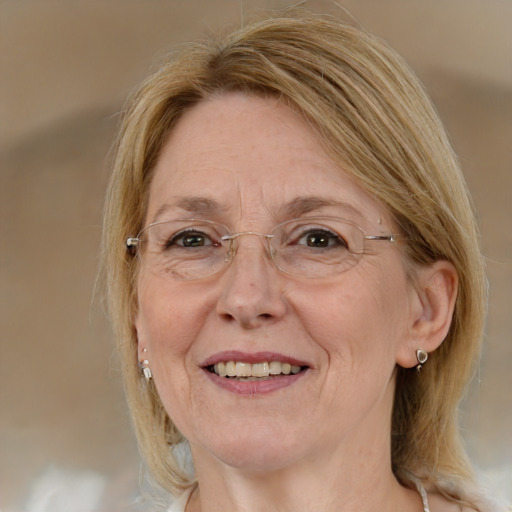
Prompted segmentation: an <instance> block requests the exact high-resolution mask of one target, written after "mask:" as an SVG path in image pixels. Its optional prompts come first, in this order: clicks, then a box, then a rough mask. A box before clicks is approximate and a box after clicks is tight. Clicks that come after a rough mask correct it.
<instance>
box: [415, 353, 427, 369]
mask: <svg viewBox="0 0 512 512" xmlns="http://www.w3.org/2000/svg"><path fill="white" fill-rule="evenodd" d="M416 359H417V360H418V364H417V365H416V371H417V372H419V371H420V370H421V368H422V367H423V365H424V364H425V362H426V361H427V359H428V354H427V353H426V352H425V351H424V350H421V348H419V349H418V350H416Z"/></svg>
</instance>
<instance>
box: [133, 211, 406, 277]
mask: <svg viewBox="0 0 512 512" xmlns="http://www.w3.org/2000/svg"><path fill="white" fill-rule="evenodd" d="M300 220H312V221H314V220H335V221H341V222H343V223H346V224H350V225H351V226H353V227H355V228H357V229H358V230H359V231H360V232H361V233H362V234H363V241H364V240H371V241H386V242H391V243H395V242H397V237H398V235H397V234H395V233H391V234H389V235H367V234H366V233H365V231H364V230H363V228H362V227H361V226H359V225H358V224H356V223H354V222H353V221H351V220H349V219H345V218H343V217H332V216H314V217H298V218H296V219H289V220H286V221H283V222H281V223H279V224H277V225H276V226H275V227H274V228H273V229H272V231H271V233H270V234H266V233H260V232H258V231H240V232H238V233H233V234H228V235H223V236H221V237H220V240H221V241H229V242H230V244H229V247H228V250H227V253H226V254H227V256H226V258H225V260H224V261H225V262H226V263H230V262H231V261H232V260H233V258H234V254H235V253H236V250H235V251H233V250H232V242H233V241H234V240H236V239H237V238H239V237H241V236H244V235H255V236H262V237H264V238H265V239H266V240H267V241H268V242H269V243H268V248H269V254H270V258H271V260H272V262H273V263H274V266H275V267H276V268H277V269H278V270H279V271H280V272H283V273H284V274H287V275H291V276H295V277H299V276H298V275H297V274H294V273H292V272H288V271H286V270H284V269H283V268H281V267H280V266H279V263H278V262H277V261H276V259H275V256H274V254H275V253H277V252H278V251H277V250H276V249H275V247H273V246H271V245H270V239H272V238H275V236H276V235H273V234H272V233H273V232H274V231H276V230H277V229H279V228H280V227H281V226H283V225H285V224H289V223H292V222H294V221H300ZM169 222H203V223H206V224H216V225H219V226H222V227H224V228H226V231H227V232H228V233H229V228H228V226H226V225H225V224H222V223H221V222H216V221H212V220H209V219H200V218H183V219H169V220H164V221H156V222H152V223H151V224H148V225H147V226H145V227H143V228H142V229H141V230H140V231H139V233H138V235H137V236H136V237H127V238H126V240H125V245H126V249H127V250H129V251H133V250H134V249H137V247H138V246H139V243H140V242H142V239H141V235H142V233H143V232H144V231H146V230H148V229H149V228H151V227H152V226H156V225H160V224H166V223H169ZM272 249H273V250H272ZM348 251H349V252H352V254H359V253H356V252H353V251H351V250H350V248H348ZM362 254H363V253H361V256H362ZM138 255H139V259H140V260H141V262H142V264H143V265H144V260H143V258H142V256H141V255H140V252H138ZM358 262H359V261H358ZM358 262H357V263H358ZM354 266H355V265H354ZM350 268H352V267H349V268H347V269H346V270H349V269H350ZM220 271H221V268H219V270H217V271H215V272H213V273H212V274H207V275H205V276H201V277H196V278H186V279H184V280H186V281H197V280H200V279H206V278H208V277H212V276H214V275H216V274H218V273H219V272H220ZM340 273H343V271H342V272H340ZM157 275H161V274H157ZM162 277H166V276H162ZM302 277H304V276H302ZM306 277H307V276H306ZM325 277H326V276H325ZM316 278H317V277H316ZM310 279H313V278H310Z"/></svg>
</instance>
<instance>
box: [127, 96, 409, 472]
mask: <svg viewBox="0 0 512 512" xmlns="http://www.w3.org/2000/svg"><path fill="white" fill-rule="evenodd" d="M307 216H329V217H343V218H345V219H348V220H350V221H352V222H355V223H356V224H358V225H359V226H361V228H363V230H364V231H365V232H366V234H368V235H387V234H390V233H391V232H392V231H393V224H392V221H391V219H390V217H389V215H388V214H387V212H386V210H385V209H384V208H383V207H382V206H381V205H380V204H378V203H377V202H376V201H375V200H373V199H372V197H371V196H370V195H369V194H367V193H366V192H365V191H364V190H363V189H362V188H360V187H359V186H358V185H356V184H355V183H354V182H352V181H351V180H350V179H349V178H348V177H347V175H346V174H345V173H344V172H343V170H342V169H340V168H339V167H337V166H336V165H335V164H334V163H333V162H332V161H331V160H330V159H329V157H328V156H327V154H326V153H325V152H324V150H323V149H322V146H321V144H320V142H319V140H318V139H317V136H316V135H315V132H314V131H313V130H312V129H311V127H310V126H308V124H307V123H306V122H305V121H304V120H303V119H302V118H301V117H300V116H299V115H298V114H297V113H295V112H294V111H292V110H291V109H290V108H287V107H286V106H284V105H283V104H281V103H279V101H278V100H276V99H273V98H271V99H263V98H258V97H248V96H245V95H242V94H238V93H229V94H225V95H222V96H220V97H217V98H214V99H210V100H208V101H205V102H203V103H201V104H199V105H198V106H196V107H194V108H193V109H192V110H191V111H189V112H188V113H187V114H185V115H184V117H183V118H182V119H181V120H180V121H179V123H178V124H177V126H176V127H175V128H174V130H173V132H172V134H171V136H170V138H169V140H168V141H167V143H166V145H165V146H164V148H163V151H162V153H161V156H160V158H159V160H158V163H157V166H156V169H155V174H154V178H153V181H152V184H151V188H150V196H149V204H148V211H147V217H146V219H145V220H146V224H150V223H153V222H156V221H164V220H169V219H176V218H201V219H206V220H210V221H216V222H219V223H222V224H224V225H227V226H228V227H229V228H230V230H231V232H242V231H244V232H245V231H256V232H259V233H269V232H270V231H271V230H272V229H273V228H274V227H275V226H276V225H277V224H279V223H281V222H284V221H286V220H289V219H290V218H297V217H307ZM236 244H237V247H238V249H237V253H236V255H235V257H234V258H233V260H232V261H231V263H230V264H226V265H225V267H224V268H223V269H222V270H221V271H220V272H219V273H218V274H216V275H215V276H212V277H208V278H204V279H200V280H179V279H173V278H169V277H162V276H160V275H156V274H154V273H151V272H150V271H148V270H146V269H143V270H142V271H141V273H140V275H139V278H138V313H137V316H136V328H137V334H138V341H139V353H140V354H139V355H140V357H141V359H148V360H149V363H150V367H151V370H152V373H153V378H154V382H155V385H156V387H157V389H158V392H159V394H160V397H161V399H162V402H163V404H164V406H165V408H166V410H167V412H168V414H169V416H170V417H171V418H172V420H173V421H174V423H175V424H176V425H177V427H178V428H179V430H180V431H181V432H182V433H183V434H184V436H185V437H186V438H187V439H188V440H189V442H190V445H191V448H192V453H193V455H194V457H195V459H196V463H197V461H198V460H201V458H205V459H212V460H217V461H219V460H220V461H222V462H224V463H226V464H228V465H230V466H235V467H238V468H246V469H252V470H270V469H277V468H281V467H285V466H287V465H289V464H292V463H294V462H298V461H301V460H306V459H307V458H308V457H317V456H319V455H320V454H322V453H325V454H329V455H331V456H335V454H336V453H345V454H346V453H348V452H347V450H348V451H350V450H351V451H352V452H354V453H356V452H357V453H361V450H365V451H366V452H368V451H371V450H372V449H373V447H374V446H375V447H379V446H380V447H381V446H382V445H383V444H384V445H386V446H387V443H388V442H389V432H390V414H391V407H392V400H393V389H394V368H395V365H396V363H397V362H400V358H401V357H402V359H403V354H405V352H406V351H409V350H410V347H409V344H408V343H410V342H409V341H408V332H409V326H410V322H411V318H412V316H413V314H414V306H413V304H414V300H413V297H414V290H413V289H412V286H411V285H410V283H409V281H408V280H407V278H406V274H405V271H404V266H403V261H402V258H401V255H400V253H399V250H398V249H397V247H396V245H395V244H393V243H391V242H387V241H384V242H383V241H369V242H367V243H366V250H365V254H364V255H363V257H362V258H361V260H360V261H359V263H358V264H357V265H356V266H354V267H352V268H350V269H349V270H347V271H345V272H343V273H340V274H337V275H334V276H332V277H329V278H317V279H308V278H303V277H293V276H290V275H287V274H284V273H282V272H281V271H280V270H278V269H277V268H276V266H275V265H274V264H273V262H272V260H271V259H270V258H269V255H268V249H267V246H266V242H265V240H264V239H263V238H261V237H258V236H242V237H240V238H239V239H238V240H237V241H236ZM144 348H146V349H147V351H146V352H145V353H144V355H142V350H143V349H144ZM229 361H233V362H235V363H236V362H239V363H251V364H259V365H260V366H257V367H254V366H253V367H251V368H252V369H253V371H254V372H256V371H259V370H262V368H263V370H262V371H265V370H264V364H265V363H272V362H274V365H273V367H274V368H277V369H278V370H280V371H281V372H283V371H284V372H286V368H287V366H286V364H287V363H288V364H290V365H293V366H300V367H301V368H302V370H301V371H300V372H299V373H298V374H293V373H291V374H290V375H284V374H282V373H281V375H280V376H278V377H269V378H266V379H257V380H252V379H251V380H244V379H236V378H235V379H229V378H227V377H222V376H218V375H216V374H215V373H212V372H211V370H212V365H213V364H215V363H219V362H220V363H226V362H229ZM275 362H277V363H281V365H277V366H276V364H275ZM283 363H284V364H283ZM240 368H244V366H243V365H241V366H240ZM255 368H256V369H255Z"/></svg>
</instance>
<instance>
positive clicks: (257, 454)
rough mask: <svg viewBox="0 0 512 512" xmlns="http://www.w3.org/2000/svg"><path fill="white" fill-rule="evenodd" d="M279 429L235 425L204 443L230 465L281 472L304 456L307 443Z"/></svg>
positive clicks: (243, 468) (245, 469)
mask: <svg viewBox="0 0 512 512" xmlns="http://www.w3.org/2000/svg"><path fill="white" fill-rule="evenodd" d="M252 426H253V427H254V426H255V425H252ZM280 430H281V432H277V431H276V429H275V428H268V426H266V427H265V426H262V427H261V428H257V429H254V428H249V429H247V428H242V429H239V428H237V426H236V425H232V428H231V429H229V430H227V431H225V432H224V434H225V435H224V436H222V437H221V438H219V437H217V438H216V439H212V438H210V439H209V440H207V441H206V443H204V444H203V446H205V447H206V448H207V450H208V451H209V452H210V454H212V455H213V456H214V457H215V458H216V459H218V460H220V461H221V462H223V463H224V464H226V465H228V466H230V467H233V468H236V469H239V470H244V471H250V472H256V473H258V472H272V471H278V470H280V469H283V468H285V467H287V466H289V465H291V464H293V463H295V462H296V461H297V460H299V459H300V458H301V457H302V456H304V454H303V453H302V451H303V449H304V446H305V443H300V442H298V441H297V440H296V439H295V438H294V437H293V436H291V435H290V432H289V431H288V432H286V429H284V428H283V429H280ZM309 437H310V436H309ZM192 446H193V444H192ZM299 448H300V449H299Z"/></svg>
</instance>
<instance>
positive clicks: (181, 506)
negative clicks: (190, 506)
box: [167, 481, 430, 512]
mask: <svg viewBox="0 0 512 512" xmlns="http://www.w3.org/2000/svg"><path fill="white" fill-rule="evenodd" d="M414 483H415V484H416V486H417V487H418V492H419V493H420V496H421V500H422V501H423V512H430V509H429V508H428V498H427V491H426V490H425V488H424V487H423V485H422V484H421V482H418V481H416V482H414ZM194 489H195V486H192V487H190V488H189V489H187V490H186V491H185V492H184V493H183V494H182V495H181V496H180V497H179V498H178V499H177V500H176V501H175V502H173V503H172V505H171V506H170V507H169V509H168V510H167V512H185V507H186V506H187V503H188V500H189V498H190V495H191V494H192V491H193V490H194Z"/></svg>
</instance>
